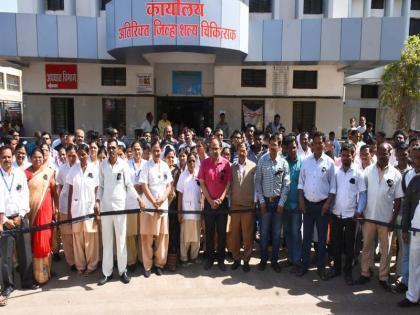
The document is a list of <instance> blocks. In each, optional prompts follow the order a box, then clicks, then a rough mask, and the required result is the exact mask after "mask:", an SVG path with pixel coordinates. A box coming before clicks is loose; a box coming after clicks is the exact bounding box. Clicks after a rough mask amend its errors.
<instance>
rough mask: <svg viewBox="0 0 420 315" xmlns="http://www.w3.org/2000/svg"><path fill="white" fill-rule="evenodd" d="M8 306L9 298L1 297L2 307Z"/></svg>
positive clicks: (0, 303)
mask: <svg viewBox="0 0 420 315" xmlns="http://www.w3.org/2000/svg"><path fill="white" fill-rule="evenodd" d="M6 305H7V298H5V297H4V296H1V295H0V307H2V306H6Z"/></svg>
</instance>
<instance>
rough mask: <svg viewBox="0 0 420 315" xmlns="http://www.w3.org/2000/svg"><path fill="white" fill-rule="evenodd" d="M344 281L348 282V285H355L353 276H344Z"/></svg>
mask: <svg viewBox="0 0 420 315" xmlns="http://www.w3.org/2000/svg"><path fill="white" fill-rule="evenodd" d="M344 281H345V282H346V284H347V285H354V280H353V276H352V275H351V274H346V275H345V276H344Z"/></svg>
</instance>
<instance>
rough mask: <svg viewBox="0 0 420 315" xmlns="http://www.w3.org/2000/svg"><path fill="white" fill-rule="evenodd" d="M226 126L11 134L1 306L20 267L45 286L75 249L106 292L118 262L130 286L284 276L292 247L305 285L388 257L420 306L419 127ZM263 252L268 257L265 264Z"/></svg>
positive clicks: (75, 264)
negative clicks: (313, 277) (208, 277)
mask: <svg viewBox="0 0 420 315" xmlns="http://www.w3.org/2000/svg"><path fill="white" fill-rule="evenodd" d="M224 115H225V114H224V113H223V116H224ZM221 116H222V115H221ZM226 130H229V129H228V126H227V123H226V121H225V117H223V118H222V117H221V123H219V124H218V126H217V128H216V129H215V130H212V129H211V128H210V127H205V128H204V129H203V131H202V134H200V135H198V134H196V132H195V131H194V130H192V129H190V128H187V127H184V128H183V129H182V130H179V131H178V133H177V134H178V136H177V137H175V135H174V131H173V128H172V125H171V122H170V121H169V119H168V117H167V115H163V117H162V120H160V121H159V122H158V124H157V125H156V126H154V124H153V115H152V114H151V113H148V115H147V119H146V120H145V121H144V122H143V123H142V125H141V130H140V132H139V133H137V136H136V138H135V139H133V140H132V141H130V140H129V139H128V138H126V137H124V138H121V137H119V134H118V130H116V129H113V128H108V129H107V130H106V132H105V136H103V137H102V136H99V135H98V134H97V133H95V132H89V133H86V134H85V132H84V130H82V129H77V130H76V131H75V133H74V134H69V133H67V132H62V133H61V134H60V137H59V138H58V139H56V140H55V141H53V139H52V137H51V135H50V134H49V133H48V132H37V133H36V141H34V142H29V143H26V144H23V143H22V142H21V139H20V136H19V133H18V132H15V131H14V130H9V132H8V136H6V137H4V138H3V142H4V144H3V146H2V147H1V148H0V162H1V168H0V171H1V176H2V180H1V181H0V231H3V232H2V235H1V238H0V255H1V272H2V291H1V297H0V305H3V306H4V305H6V304H7V299H8V298H9V296H10V295H11V294H12V292H13V291H14V290H15V289H16V280H15V278H14V270H15V267H16V265H17V266H18V271H19V274H20V277H21V286H22V288H24V289H37V288H38V287H39V286H40V285H43V284H45V283H46V282H48V281H49V279H50V278H51V276H52V274H53V272H52V261H56V260H59V259H60V250H61V249H62V251H63V253H64V258H65V261H66V263H67V264H68V265H69V268H70V269H71V270H72V271H74V272H77V273H78V274H79V275H81V276H82V275H83V276H88V275H90V274H91V273H92V272H94V271H95V270H97V269H98V268H101V269H102V274H103V277H102V278H101V279H100V280H99V282H98V285H105V284H106V283H107V282H108V281H110V280H111V279H112V278H113V269H114V265H115V263H114V261H115V260H116V264H117V269H118V276H119V279H120V280H121V281H122V282H123V283H129V282H130V274H133V272H134V271H135V269H136V268H137V267H138V266H139V265H142V268H143V274H144V277H145V278H149V277H150V275H151V273H152V272H154V273H156V275H158V276H161V275H162V274H164V272H165V269H166V270H170V271H176V269H177V268H180V267H182V268H188V267H189V266H190V265H191V264H201V263H202V264H203V265H204V269H205V270H210V269H211V268H212V267H213V266H214V263H215V262H217V266H218V268H219V269H220V270H221V271H226V269H227V267H226V265H225V261H226V257H225V255H226V253H227V255H229V257H230V258H231V259H232V261H233V263H232V264H230V266H229V267H230V269H232V270H236V269H238V268H240V267H241V268H242V269H243V271H244V272H249V271H250V270H251V269H254V268H255V269H258V270H260V271H264V270H265V269H266V268H267V266H270V268H272V270H273V271H274V272H276V273H279V272H281V269H282V267H284V265H283V264H280V263H279V253H280V250H281V249H287V266H288V268H290V272H291V273H294V274H295V275H296V276H298V277H302V276H304V275H305V274H306V273H307V271H308V269H309V268H310V266H311V261H312V259H311V256H312V255H313V253H314V252H315V254H316V268H317V272H318V275H319V277H320V279H321V280H324V281H327V280H329V279H331V278H333V277H337V276H340V275H342V274H343V278H344V281H345V283H346V284H347V285H363V284H366V283H367V282H369V281H370V280H371V279H372V277H373V273H374V271H375V265H374V262H375V260H376V259H378V258H379V271H378V277H379V283H380V285H381V286H382V287H383V288H384V289H386V290H387V291H394V292H398V293H403V292H406V298H405V299H403V300H402V301H401V302H399V305H400V306H405V307H406V306H414V305H418V303H419V300H420V230H419V229H420V203H419V198H420V193H419V191H420V133H419V131H416V130H410V133H409V134H406V133H405V132H404V131H402V130H398V131H396V132H395V133H394V135H393V136H392V138H391V139H387V138H386V135H385V133H384V132H381V131H378V132H376V134H374V133H373V125H372V124H370V123H367V124H366V119H365V118H364V117H361V119H360V124H359V126H357V124H356V123H355V120H354V121H353V120H352V121H351V126H350V129H349V131H348V138H347V139H344V141H338V140H337V139H336V137H335V134H334V132H330V133H329V135H328V136H326V135H324V134H323V133H322V132H318V131H316V130H315V129H314V130H313V131H312V132H311V133H308V132H305V131H303V132H300V131H299V132H297V133H290V134H286V133H285V128H284V127H283V126H282V125H281V123H280V116H279V115H276V117H275V119H274V121H273V122H271V123H270V124H269V125H268V126H267V128H266V129H265V131H260V130H256V127H255V126H253V125H247V126H246V127H245V130H244V132H242V131H240V130H235V131H233V132H232V133H231V134H230V135H228V134H225V133H224V132H225V131H226ZM227 136H230V138H229V139H228V140H227V139H226V137H227ZM136 209H140V210H141V211H140V212H139V213H138V212H137V211H136ZM121 210H127V211H125V212H121ZM116 211H118V213H117V212H116ZM72 219H75V220H74V221H73V222H72V223H66V224H61V225H59V227H58V228H57V229H54V228H45V229H32V230H31V232H30V233H26V232H27V231H26V232H25V229H28V228H31V227H38V226H43V225H48V224H51V223H52V222H53V221H58V222H60V221H65V220H72ZM67 222H69V221H67ZM114 242H115V245H114ZM256 248H258V251H256V250H255V249H256ZM312 249H314V251H312ZM377 249H379V251H377ZM201 253H202V254H201ZM252 255H259V258H260V260H259V263H258V265H257V266H256V267H253V268H251V266H250V259H251V257H252ZM393 255H396V256H397V259H396V264H395V265H394V266H392V267H391V266H390V264H391V257H392V256H393ZM359 257H360V259H359ZM343 258H344V261H343ZM357 264H360V269H361V274H360V276H359V277H357V278H354V275H353V267H354V266H355V265H357ZM392 268H394V269H395V273H396V275H397V278H398V280H397V281H396V282H394V283H391V281H390V269H392Z"/></svg>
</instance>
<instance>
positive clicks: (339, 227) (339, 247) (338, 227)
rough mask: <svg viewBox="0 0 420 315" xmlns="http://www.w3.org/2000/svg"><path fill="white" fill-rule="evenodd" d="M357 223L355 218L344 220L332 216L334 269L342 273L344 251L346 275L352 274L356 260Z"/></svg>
mask: <svg viewBox="0 0 420 315" xmlns="http://www.w3.org/2000/svg"><path fill="white" fill-rule="evenodd" d="M355 233H356V221H354V220H353V218H346V219H342V218H340V217H337V216H335V215H332V224H331V245H332V251H333V256H334V268H335V269H336V270H337V271H339V272H341V268H342V264H341V258H342V255H343V249H344V254H345V263H344V273H345V274H351V271H352V265H353V259H354V242H355V236H356V234H355Z"/></svg>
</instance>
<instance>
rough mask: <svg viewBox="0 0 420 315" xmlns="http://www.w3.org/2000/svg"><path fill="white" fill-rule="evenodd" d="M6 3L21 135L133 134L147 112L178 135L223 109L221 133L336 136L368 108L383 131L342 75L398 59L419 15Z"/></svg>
mask: <svg viewBox="0 0 420 315" xmlns="http://www.w3.org/2000/svg"><path fill="white" fill-rule="evenodd" d="M15 1H16V11H17V12H16V13H0V64H5V65H12V66H15V67H19V68H20V69H21V70H22V75H23V77H22V79H23V83H22V86H23V103H24V115H23V124H24V126H25V129H26V131H27V133H32V132H33V131H35V130H38V129H43V130H44V129H45V130H49V131H52V132H53V133H58V132H59V131H60V130H62V129H67V130H69V131H72V130H74V129H75V128H77V127H82V128H84V129H86V130H91V129H93V130H97V131H99V132H102V131H103V130H104V129H105V128H106V127H108V126H111V125H112V126H114V127H118V128H121V129H122V130H123V131H124V132H126V133H127V134H128V135H133V134H134V131H135V130H136V129H138V128H139V127H140V125H141V123H142V121H143V120H144V119H145V116H146V113H147V112H152V113H154V116H155V118H157V119H158V118H159V117H160V115H161V114H162V113H163V112H167V113H168V115H169V119H170V120H171V121H173V122H174V124H175V125H176V126H177V128H178V129H179V128H181V127H182V124H183V123H185V124H187V125H189V126H193V127H194V128H196V129H198V130H199V129H200V128H202V127H203V126H205V125H210V126H214V125H215V124H217V122H218V119H219V114H220V113H221V112H224V113H226V117H227V121H228V123H229V124H230V128H231V130H234V129H239V128H241V127H242V126H244V125H245V124H246V123H255V124H257V125H258V126H261V128H263V127H264V126H265V125H267V124H268V123H269V122H270V121H271V120H272V119H273V117H274V115H275V114H277V113H278V114H280V115H281V121H282V123H283V125H284V126H285V127H286V130H287V131H292V130H296V129H298V128H299V129H305V130H311V129H313V128H314V127H316V128H317V129H318V130H321V131H324V132H328V131H331V130H333V131H335V132H336V134H338V135H341V131H342V129H343V128H346V127H347V124H348V119H347V118H348V116H350V115H355V116H359V115H360V114H365V113H368V114H369V115H370V116H369V117H372V118H371V119H374V120H375V121H374V123H375V122H376V124H377V126H380V119H378V117H379V116H380V115H377V113H376V110H377V108H378V104H377V102H374V103H373V102H370V103H369V106H367V105H365V104H367V103H364V102H363V101H362V102H359V103H357V102H356V101H355V99H356V98H355V97H352V98H351V100H353V101H349V99H348V97H349V95H350V96H352V95H353V96H355V95H356V94H357V92H356V91H357V90H358V89H361V85H360V82H361V81H360V80H357V81H352V80H347V79H348V78H349V77H352V76H355V75H360V74H363V73H365V72H367V71H370V70H372V69H376V68H378V67H380V66H382V65H384V64H387V63H389V62H392V61H395V60H398V59H399V56H400V51H401V48H402V47H403V43H404V40H405V39H406V37H407V36H408V34H409V32H413V29H414V31H415V30H416V28H415V27H416V25H417V24H416V23H417V19H418V18H419V17H420V14H419V12H420V11H419V9H420V8H418V7H417V6H418V3H419V1H416V0H411V1H410V0H383V1H374V0H318V1H317V0H309V1H307V0H297V1H294V0H271V1H270V0H258V1H253V0H251V1H244V0H188V1H184V0H162V1H159V2H158V1H152V0H148V1H146V0H113V1H100V0H56V1H55V0H48V1H44V0H15ZM413 21H414V22H413ZM413 25H414V26H413ZM372 84H373V85H377V84H378V82H377V81H376V82H373V83H372V82H369V83H368V85H372ZM367 89H369V88H367ZM371 89H375V88H371ZM376 89H377V88H376ZM365 109H366V110H365ZM367 109H372V110H367ZM156 122H157V120H156ZM382 127H383V126H382ZM391 127H392V126H391ZM391 127H389V128H391ZM387 128H388V127H387Z"/></svg>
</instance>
